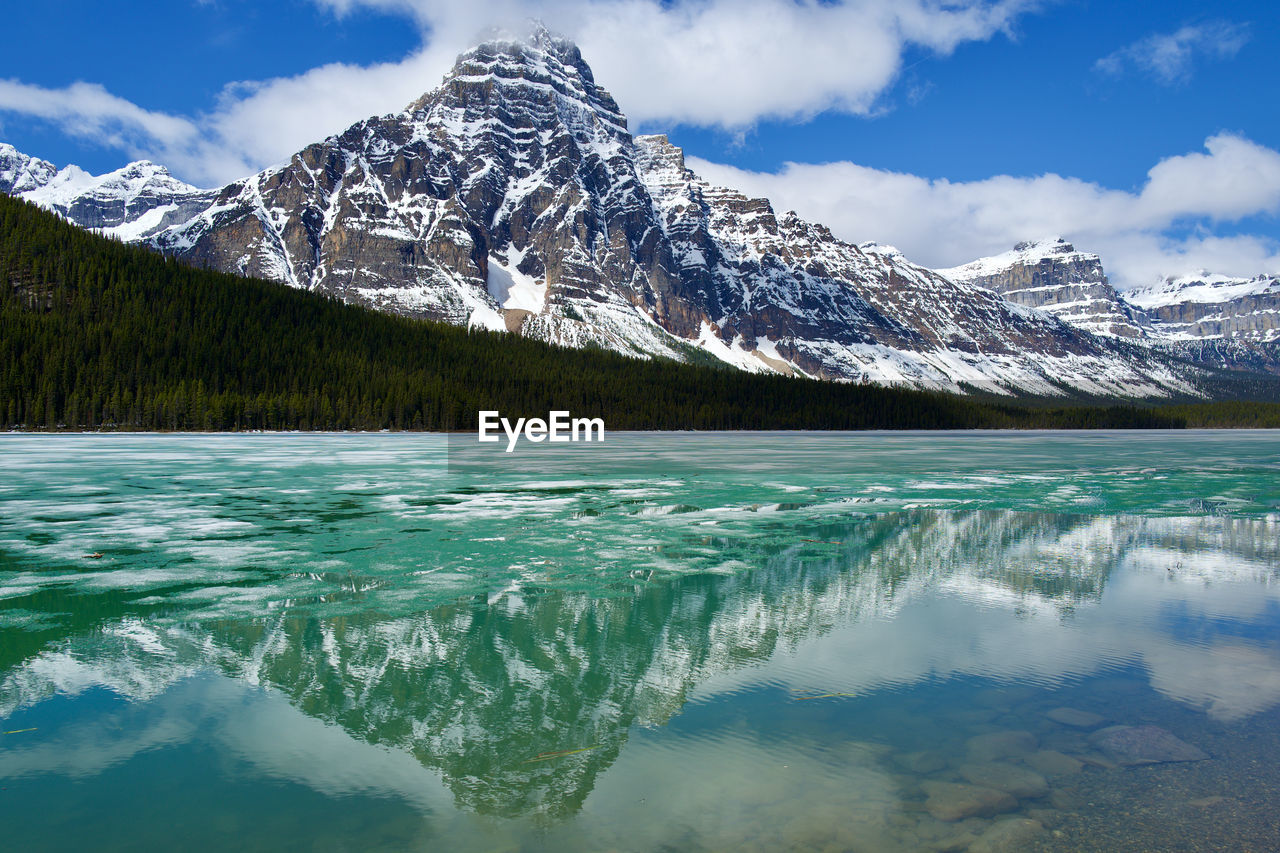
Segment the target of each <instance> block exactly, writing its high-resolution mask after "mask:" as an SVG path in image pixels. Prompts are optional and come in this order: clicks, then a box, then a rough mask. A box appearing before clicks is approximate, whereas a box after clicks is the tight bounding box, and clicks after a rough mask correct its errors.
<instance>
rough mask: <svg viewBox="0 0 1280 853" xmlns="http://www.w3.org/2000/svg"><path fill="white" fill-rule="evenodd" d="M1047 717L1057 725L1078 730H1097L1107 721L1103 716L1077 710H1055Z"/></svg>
mask: <svg viewBox="0 0 1280 853" xmlns="http://www.w3.org/2000/svg"><path fill="white" fill-rule="evenodd" d="M1045 716H1046V717H1048V718H1049V719H1051V720H1053V721H1054V722H1055V723H1061V724H1062V725H1064V726H1072V727H1074V728H1077V729H1096V728H1097V727H1098V726H1100V725H1102V724H1103V723H1104V722H1106V720H1107V718H1106V717H1104V716H1102V715H1101V714H1094V713H1092V712H1091V711H1081V710H1079V709H1077V708H1054V709H1053V710H1052V711H1049V712H1048V713H1046V714H1045Z"/></svg>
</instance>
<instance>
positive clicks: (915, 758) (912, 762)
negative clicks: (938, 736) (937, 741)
mask: <svg viewBox="0 0 1280 853" xmlns="http://www.w3.org/2000/svg"><path fill="white" fill-rule="evenodd" d="M893 760H894V761H895V762H897V763H898V764H899V765H901V766H902V767H903V768H905V769H907V770H910V771H911V772H912V773H921V774H924V773H937V772H938V771H939V770H941V769H942V768H944V767H946V766H947V759H946V757H945V756H944V755H943V754H942V753H940V752H934V751H933V750H924V751H922V752H907V753H903V754H901V755H895V756H894V757H893Z"/></svg>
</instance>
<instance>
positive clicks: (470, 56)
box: [0, 29, 1205, 398]
mask: <svg viewBox="0 0 1280 853" xmlns="http://www.w3.org/2000/svg"><path fill="white" fill-rule="evenodd" d="M15 153H16V152H15ZM4 156H5V152H3V151H0V189H4V190H5V191H13V192H16V193H17V194H19V195H22V196H23V197H31V198H32V200H34V201H37V202H40V203H42V204H44V205H45V206H47V207H50V208H51V209H54V210H56V211H58V212H59V213H60V214H62V215H63V216H64V217H66V218H68V219H69V220H70V221H72V222H76V223H77V224H82V225H86V226H87V227H94V228H99V229H101V230H102V231H104V233H108V234H113V236H119V237H120V238H121V239H126V240H130V241H134V242H142V243H145V244H148V245H151V246H153V247H155V248H157V249H159V250H160V251H162V252H164V253H165V254H169V255H173V256H176V257H179V258H181V259H184V260H186V261H188V262H191V263H195V264H197V265H203V266H208V267H212V268H215V269H219V270H224V271H228V272H234V273H239V274H244V275H256V276H260V277H264V278H269V279H273V280H276V281H281V282H285V283H288V284H291V285H293V286H296V287H300V288H303V289H307V290H313V291H318V292H322V293H328V294H331V295H334V296H336V297H338V298H340V299H343V300H344V301H348V302H353V303H356V304H363V305H367V306H369V307H374V308H377V309H380V310H384V311H390V312H392V313H400V314H405V315H408V316H414V317H421V318H427V319H435V320H442V321H444V322H449V323H452V324H455V325H466V326H469V327H472V326H479V327H482V328H488V329H494V330H504V331H510V332H516V333H519V334H522V335H525V336H528V337H533V338H536V339H539V340H544V341H547V342H551V343H559V344H564V345H568V346H574V347H583V346H598V347H603V348H605V349H612V350H615V351H619V352H623V353H627V354H631V355H640V356H644V357H653V356H662V357H668V358H674V359H677V360H689V359H690V358H694V357H705V356H706V355H708V354H709V355H710V356H713V357H715V358H717V359H719V360H721V361H723V362H726V363H728V364H731V365H733V366H735V367H738V368H741V369H745V370H750V371H753V372H774V373H783V374H791V375H804V376H811V377H816V378H823V379H831V380H839V381H854V382H877V383H883V384H898V385H908V386H912V387H919V388H926V389H934V390H947V391H964V390H968V389H978V390H982V391H986V392H989V393H995V394H1001V395H1009V394H1033V395H1040V396H1061V395H1064V394H1081V395H1087V396H1098V397H1131V398H1132V397H1152V398H1160V397H1170V396H1186V395H1195V394H1197V393H1201V392H1199V391H1198V390H1197V386H1198V385H1201V384H1203V382H1204V381H1205V376H1204V374H1203V373H1202V372H1201V371H1200V370H1199V369H1198V368H1196V367H1194V366H1191V365H1188V364H1186V363H1184V362H1182V361H1180V360H1179V359H1178V358H1167V357H1165V355H1164V354H1161V353H1156V354H1152V353H1151V352H1150V351H1148V350H1141V349H1134V348H1132V347H1129V346H1126V345H1123V344H1122V343H1118V342H1114V341H1112V340H1109V339H1108V338H1107V337H1106V336H1103V337H1098V336H1097V335H1095V334H1091V332H1092V331H1094V330H1093V329H1091V328H1089V327H1088V325H1087V324H1086V325H1085V326H1083V327H1080V326H1076V325H1072V324H1071V323H1069V322H1064V320H1063V319H1062V318H1059V317H1055V316H1053V315H1052V314H1050V313H1046V312H1044V311H1041V310H1038V309H1037V308H1034V307H1031V308H1029V307H1028V306H1026V305H1018V304H1015V303H1014V302H1011V301H1010V300H1009V299H1008V298H1007V297H1005V298H1002V297H1001V296H1000V295H998V294H997V293H996V292H994V291H993V290H991V289H990V288H988V287H983V286H975V285H974V284H972V283H969V282H965V281H953V280H951V279H949V278H947V277H946V276H945V275H941V274H939V273H937V272H935V271H932V270H928V269H926V268H924V267H921V266H918V265H915V264H912V263H910V262H909V261H907V260H906V259H905V258H904V257H902V255H901V254H900V253H896V252H891V251H887V250H882V249H879V248H873V247H872V246H871V245H869V244H864V245H863V246H862V247H859V246H857V245H854V244H852V243H846V242H844V241H841V240H839V239H837V238H835V237H834V236H833V235H832V234H831V232H830V230H829V229H827V228H826V227H825V226H822V225H820V224H817V223H809V222H805V221H804V220H801V219H799V217H797V216H795V214H793V213H787V214H784V215H783V216H781V217H779V216H778V215H777V214H776V212H775V211H774V210H773V208H772V205H771V204H770V203H769V202H768V201H767V200H765V199H751V198H748V197H747V196H745V195H743V194H741V193H738V192H736V191H734V190H731V189H727V188H722V187H715V186H713V185H711V184H710V183H708V182H706V181H703V180H702V179H700V178H699V177H698V176H697V175H696V174H694V173H693V172H691V171H689V170H688V169H687V167H686V166H685V164H684V159H683V152H682V151H680V149H678V148H677V147H676V146H673V145H671V144H670V142H669V140H668V139H667V138H665V137H662V136H639V137H632V136H631V134H630V132H629V130H628V127H627V123H626V117H625V116H624V115H622V113H621V112H620V110H619V109H618V107H617V104H616V103H615V102H614V101H613V98H612V97H611V96H610V95H609V94H608V92H607V91H606V90H605V89H603V88H602V87H600V86H599V85H598V84H597V83H596V82H595V79H594V76H593V75H592V72H591V70H590V67H589V66H588V65H587V64H586V62H585V61H584V60H583V58H582V55H581V53H580V51H579V50H578V49H577V47H576V46H574V45H573V44H572V43H571V42H568V41H566V40H564V39H560V38H557V37H555V36H553V35H551V34H550V33H549V32H547V31H546V30H545V29H535V30H534V32H533V33H532V35H531V36H530V37H529V38H528V39H526V40H524V41H516V40H500V41H492V42H486V43H484V44H481V45H479V46H477V47H476V48H473V49H472V50H470V51H467V52H465V53H463V54H462V55H461V56H460V57H459V59H458V62H457V64H456V65H455V67H454V69H453V71H452V72H450V74H449V75H447V76H446V77H445V80H444V82H443V83H442V85H441V86H440V87H438V88H436V89H434V90H432V91H430V92H427V93H426V94H424V95H423V96H422V97H420V98H418V99H417V100H415V101H414V102H413V103H411V104H410V105H409V106H408V107H407V108H406V109H405V110H403V111H401V112H399V113H392V114H389V115H386V116H380V117H374V118H370V119H366V120H364V121H361V122H357V123H356V124H355V125H353V126H352V127H350V128H348V129H347V130H345V131H343V132H342V133H339V134H335V135H334V136H331V137H329V138H328V139H326V140H323V141H321V142H318V143H315V144H313V145H310V146H308V147H307V148H305V149H303V150H302V151H300V152H298V153H297V154H295V155H294V156H293V157H292V158H290V160H289V162H288V163H286V164H283V165H280V166H276V167H273V168H270V169H267V170H264V171H263V172H259V173H257V174H256V175H252V176H249V177H247V178H244V179H242V180H240V181H235V182H233V183H231V184H228V185H227V186H225V187H222V188H220V189H216V190H198V189H196V188H194V187H190V186H189V185H186V184H181V182H177V181H174V179H172V178H171V177H170V176H168V175H167V172H163V168H162V167H154V166H151V167H150V168H148V167H147V164H143V165H139V164H132V165H131V166H129V167H125V169H123V170H118V173H110V176H111V177H110V180H103V179H104V178H107V177H108V176H102V178H99V179H95V180H97V181H98V183H96V184H94V185H93V186H94V187H95V188H98V189H101V188H102V187H104V186H107V185H110V186H111V187H113V188H115V199H114V201H109V200H108V199H106V198H103V197H101V193H100V194H99V196H94V197H92V198H89V199H88V200H87V201H84V203H73V202H70V201H68V200H66V199H62V200H61V201H59V199H58V198H56V197H55V196H56V193H54V192H53V191H52V190H50V189H49V187H51V186H52V185H53V184H54V178H56V175H57V174H61V173H55V175H54V178H46V176H47V175H48V174H49V172H50V170H51V169H52V166H51V165H50V164H45V163H44V162H43V161H33V160H31V158H27V159H26V160H25V161H21V157H23V156H25V155H18V156H17V157H14V156H12V155H10V156H9V157H8V160H6V159H4ZM10 161H12V162H11V165H10V166H6V165H5V164H6V163H9V162H10ZM68 168H70V167H68ZM131 169H132V170H133V171H132V172H129V170H131ZM63 171H66V170H63ZM10 172H12V173H13V175H14V177H13V178H12V179H9V180H8V186H7V187H6V186H5V184H4V180H6V177H5V176H8V175H9V174H10ZM162 173H163V174H162ZM72 177H75V176H72ZM41 179H45V181H44V184H43V185H41V186H39V187H31V188H30V189H26V190H20V189H19V188H20V187H22V186H28V185H31V184H34V183H38V182H39V181H40V180H41ZM78 180H80V181H81V183H85V184H86V186H87V185H88V182H85V181H83V179H78ZM23 181H25V183H22V182H23ZM66 183H67V184H68V185H71V184H75V181H72V180H70V179H68V180H67V181H66ZM76 185H78V184H76ZM42 192H43V194H44V195H43V197H42V196H41V193H42ZM90 195H91V196H92V192H91V193H90ZM108 195H109V194H108ZM59 204H61V206H59ZM699 352H700V353H701V356H698V355H697V353H699Z"/></svg>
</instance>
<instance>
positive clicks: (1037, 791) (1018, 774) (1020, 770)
mask: <svg viewBox="0 0 1280 853" xmlns="http://www.w3.org/2000/svg"><path fill="white" fill-rule="evenodd" d="M960 775H961V776H963V777H964V778H965V779H966V780H968V781H969V782H972V783H973V784H975V785H981V786H982V787H984V788H995V789H996V790H997V791H1004V792H1005V793H1007V794H1012V795H1013V796H1015V797H1018V798H1019V799H1026V798H1031V799H1034V798H1036V797H1043V796H1044V795H1045V794H1047V793H1049V783H1048V782H1047V781H1045V778H1044V777H1043V776H1041V775H1040V774H1039V773H1037V772H1035V771H1034V770H1028V769H1027V768H1025V767H1016V766H1014V765H1012V764H1007V763H1005V762H1003V761H995V762H989V763H986V764H966V765H964V766H962V767H961V768H960Z"/></svg>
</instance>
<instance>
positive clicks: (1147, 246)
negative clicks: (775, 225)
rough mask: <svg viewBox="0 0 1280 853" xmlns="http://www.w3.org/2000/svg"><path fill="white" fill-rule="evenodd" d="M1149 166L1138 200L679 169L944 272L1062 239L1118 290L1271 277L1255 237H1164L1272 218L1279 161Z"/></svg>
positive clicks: (1070, 187)
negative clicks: (1097, 257)
mask: <svg viewBox="0 0 1280 853" xmlns="http://www.w3.org/2000/svg"><path fill="white" fill-rule="evenodd" d="M1205 148H1206V153H1201V152H1192V153H1189V154H1184V155H1180V156H1177V157H1170V158H1168V159H1166V160H1162V161H1160V162H1159V163H1157V164H1156V165H1155V166H1154V167H1152V168H1151V170H1150V171H1149V172H1148V173H1147V182H1146V184H1145V185H1144V186H1143V187H1142V189H1141V190H1140V191H1138V192H1128V191H1123V190H1115V189H1108V188H1106V187H1103V186H1100V185H1099V184H1096V183H1091V182H1087V181H1082V180H1079V179H1076V178H1066V177H1062V176H1060V175H1052V174H1050V175H1041V176H1038V177H1030V178H1022V177H1011V176H1008V175H999V176H995V177H991V178H987V179H985V180H981V181H970V182H952V181H947V180H930V179H928V178H922V177H919V176H916V175H910V174H903V173H899V172H887V171H882V170H879V169H872V168H868V167H866V166H859V165H857V164H854V163H848V162H841V163H827V164H821V165H809V164H798V163H789V164H787V165H786V166H784V167H783V169H782V170H781V171H779V172H777V173H761V172H749V171H745V170H742V169H736V168H733V167H731V166H725V165H721V164H716V163H711V162H708V161H706V160H699V159H696V158H690V160H689V165H690V167H691V168H692V169H694V170H695V171H697V172H698V173H700V174H701V175H702V176H703V177H705V178H707V179H708V180H710V181H712V182H714V183H718V184H723V185H725V186H731V187H735V188H737V189H741V190H742V191H744V192H747V193H749V194H751V195H757V196H765V197H768V198H770V199H771V200H772V201H773V202H774V204H775V205H776V206H777V207H778V208H779V209H780V210H786V209H794V210H796V211H797V212H799V213H800V214H801V215H802V216H804V217H805V218H807V219H812V220H816V221H818V222H822V223H824V224H826V225H828V226H830V227H831V228H832V230H833V231H834V232H835V233H836V234H837V235H839V236H840V237H842V238H844V239H846V240H850V241H864V240H876V241H879V242H886V243H892V244H893V245H895V246H897V247H898V248H900V249H902V250H903V252H904V253H905V254H906V255H907V257H909V258H911V259H913V260H915V261H917V262H919V263H923V264H926V265H929V266H933V267H949V266H955V265H958V264H962V263H965V262H967V261H970V260H973V259H974V258H976V257H979V256H982V255H989V254H996V253H998V252H1002V251H1006V250H1007V249H1009V248H1010V247H1011V246H1012V245H1013V244H1014V243H1016V242H1018V241H1019V240H1025V239H1028V238H1039V237H1047V236H1057V235H1061V236H1063V237H1066V238H1067V239H1068V240H1071V241H1072V242H1074V243H1076V244H1077V245H1078V247H1079V248H1081V249H1083V250H1086V251H1096V252H1099V253H1101V254H1102V255H1103V258H1104V261H1105V262H1106V265H1107V268H1108V271H1109V273H1110V274H1111V276H1112V278H1113V280H1114V281H1115V282H1116V283H1117V284H1118V285H1120V286H1138V285H1141V284H1148V283H1150V282H1152V281H1153V280H1154V279H1155V278H1156V277H1157V276H1158V275H1163V274H1180V273H1183V272H1190V271H1196V270H1199V269H1210V270H1214V271H1217V272H1222V273H1226V274H1236V275H1253V274H1256V273H1258V272H1264V271H1266V272H1275V271H1280V247H1277V245H1276V243H1275V241H1273V240H1271V239H1269V238H1266V237H1262V236H1256V235H1243V236H1234V237H1222V236H1217V235H1214V234H1207V233H1192V234H1191V235H1190V236H1181V237H1177V236H1172V234H1173V233H1174V229H1175V226H1178V225H1185V224H1186V223H1188V222H1192V221H1196V220H1200V219H1207V220H1209V221H1210V222H1212V223H1222V222H1231V221H1236V220H1239V219H1242V218H1244V217H1248V216H1254V215H1259V214H1262V215H1266V214H1275V213H1278V212H1280V152H1277V151H1275V150H1273V149H1270V148H1266V147H1264V146H1261V145H1258V144H1257V143H1255V142H1252V141H1250V140H1248V139H1245V138H1243V137H1240V136H1236V135H1232V134H1226V133H1223V134H1218V135H1216V136H1212V137H1210V138H1209V139H1207V140H1206V141H1205Z"/></svg>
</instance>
